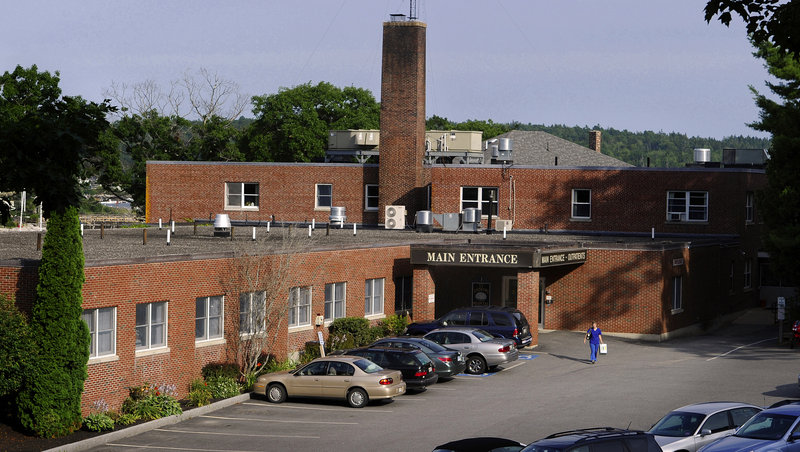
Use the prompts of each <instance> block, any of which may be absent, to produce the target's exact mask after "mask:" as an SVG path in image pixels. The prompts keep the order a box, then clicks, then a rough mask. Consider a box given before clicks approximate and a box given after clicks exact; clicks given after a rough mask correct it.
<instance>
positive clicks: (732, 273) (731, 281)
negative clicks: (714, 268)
mask: <svg viewBox="0 0 800 452" xmlns="http://www.w3.org/2000/svg"><path fill="white" fill-rule="evenodd" d="M735 272H736V261H731V271H730V272H728V280H729V281H728V291H729V292H730V293H733V292H734V291H735V290H736V286H734V280H735V278H736V273H735Z"/></svg>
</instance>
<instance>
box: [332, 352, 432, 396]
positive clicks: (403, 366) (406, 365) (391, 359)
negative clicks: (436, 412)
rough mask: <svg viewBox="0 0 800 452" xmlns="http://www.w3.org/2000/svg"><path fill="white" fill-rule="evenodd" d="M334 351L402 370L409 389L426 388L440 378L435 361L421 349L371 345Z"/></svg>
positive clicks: (385, 367)
mask: <svg viewBox="0 0 800 452" xmlns="http://www.w3.org/2000/svg"><path fill="white" fill-rule="evenodd" d="M334 353H344V354H346V355H351V356H360V357H362V358H366V359H368V360H370V361H372V362H374V363H375V364H377V365H379V366H381V367H383V368H384V369H392V370H397V371H400V372H401V373H402V374H403V381H405V382H406V386H407V387H408V389H425V388H427V387H428V386H430V385H432V384H434V383H436V381H437V380H438V379H439V375H437V374H436V368H435V367H434V365H433V361H432V360H431V359H430V358H429V357H428V355H426V354H425V353H423V352H421V351H419V350H414V349H408V348H407V349H403V348H394V347H380V346H378V347H372V346H369V347H362V348H353V349H349V350H342V351H338V350H337V351H336V352H334Z"/></svg>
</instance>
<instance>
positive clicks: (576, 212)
mask: <svg viewBox="0 0 800 452" xmlns="http://www.w3.org/2000/svg"><path fill="white" fill-rule="evenodd" d="M591 217H592V191H591V190H587V189H582V188H575V189H573V190H572V218H581V219H586V218H591Z"/></svg>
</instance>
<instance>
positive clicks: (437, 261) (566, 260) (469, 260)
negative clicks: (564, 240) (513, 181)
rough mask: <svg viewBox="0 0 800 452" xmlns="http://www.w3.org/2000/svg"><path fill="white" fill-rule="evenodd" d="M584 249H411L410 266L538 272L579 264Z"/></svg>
mask: <svg viewBox="0 0 800 452" xmlns="http://www.w3.org/2000/svg"><path fill="white" fill-rule="evenodd" d="M586 253H587V251H586V250H585V249H569V250H559V251H546V252H545V251H541V250H538V249H534V250H527V249H524V248H514V249H497V248H482V249H475V247H467V246H465V247H463V248H453V247H433V246H412V247H411V264H413V265H465V266H470V267H498V268H540V267H552V266H556V265H570V264H580V263H583V262H585V261H586Z"/></svg>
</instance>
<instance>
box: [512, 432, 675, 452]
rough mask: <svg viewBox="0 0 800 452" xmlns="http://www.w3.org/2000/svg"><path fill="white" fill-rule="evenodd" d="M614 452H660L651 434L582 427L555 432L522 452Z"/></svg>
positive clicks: (529, 445)
mask: <svg viewBox="0 0 800 452" xmlns="http://www.w3.org/2000/svg"><path fill="white" fill-rule="evenodd" d="M584 450H585V451H589V450H614V451H620V452H661V447H659V445H658V443H657V442H656V439H655V438H654V437H653V435H652V434H651V433H647V432H642V431H640V430H625V429H620V428H613V427H598V428H585V429H580V430H569V431H566V432H560V433H554V434H552V435H550V436H548V437H547V438H543V439H540V440H538V441H534V442H532V443H530V444H528V447H526V448H525V449H522V451H523V452H567V451H570V452H571V451H584Z"/></svg>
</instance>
